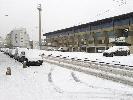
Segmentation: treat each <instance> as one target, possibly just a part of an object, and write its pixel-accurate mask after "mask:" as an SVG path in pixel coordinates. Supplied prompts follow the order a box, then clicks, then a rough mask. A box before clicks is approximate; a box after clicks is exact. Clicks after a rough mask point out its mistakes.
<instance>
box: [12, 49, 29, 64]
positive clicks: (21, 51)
mask: <svg viewBox="0 0 133 100" xmlns="http://www.w3.org/2000/svg"><path fill="white" fill-rule="evenodd" d="M26 51H28V49H27V48H16V50H15V55H14V58H15V59H16V60H18V61H20V62H23V59H24V57H25V52H26Z"/></svg>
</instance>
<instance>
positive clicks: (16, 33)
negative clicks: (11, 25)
mask: <svg viewBox="0 0 133 100" xmlns="http://www.w3.org/2000/svg"><path fill="white" fill-rule="evenodd" d="M6 43H7V47H9V48H14V47H22V48H29V35H28V34H27V32H26V29H25V28H17V29H14V30H12V31H11V32H10V33H9V34H7V36H6Z"/></svg>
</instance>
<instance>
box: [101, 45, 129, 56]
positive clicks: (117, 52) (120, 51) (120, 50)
mask: <svg viewBox="0 0 133 100" xmlns="http://www.w3.org/2000/svg"><path fill="white" fill-rule="evenodd" d="M127 55H130V49H129V48H128V47H127V46H113V47H111V48H109V49H108V50H105V51H104V52H103V56H106V57H113V56H127Z"/></svg>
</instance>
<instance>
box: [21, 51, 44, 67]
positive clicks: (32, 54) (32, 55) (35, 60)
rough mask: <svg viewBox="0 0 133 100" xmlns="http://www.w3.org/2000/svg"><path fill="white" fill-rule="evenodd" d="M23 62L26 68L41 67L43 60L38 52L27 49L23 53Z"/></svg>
mask: <svg viewBox="0 0 133 100" xmlns="http://www.w3.org/2000/svg"><path fill="white" fill-rule="evenodd" d="M23 62H26V65H27V66H30V65H39V66H40V65H42V63H43V59H42V55H41V53H40V51H39V50H36V49H29V50H28V51H26V52H25V58H24V60H23Z"/></svg>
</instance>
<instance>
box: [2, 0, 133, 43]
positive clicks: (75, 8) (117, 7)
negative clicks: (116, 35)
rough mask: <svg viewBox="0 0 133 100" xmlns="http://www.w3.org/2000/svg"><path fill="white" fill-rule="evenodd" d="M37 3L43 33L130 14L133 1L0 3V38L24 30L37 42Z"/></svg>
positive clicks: (24, 0) (17, 0)
mask: <svg viewBox="0 0 133 100" xmlns="http://www.w3.org/2000/svg"><path fill="white" fill-rule="evenodd" d="M125 2H126V3H125ZM39 3H41V4H42V9H43V11H42V33H45V32H50V31H55V30H58V29H62V28H66V27H71V26H74V25H79V24H81V23H82V24H83V23H87V22H90V21H95V20H98V19H103V18H107V17H111V16H115V15H120V14H124V13H128V12H132V11H133V9H132V7H133V0H0V36H4V37H5V36H6V34H7V33H9V32H10V31H11V30H12V29H14V28H19V27H25V28H26V29H27V32H28V33H29V35H30V38H31V39H33V40H38V10H37V4H39ZM5 15H8V16H5Z"/></svg>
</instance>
